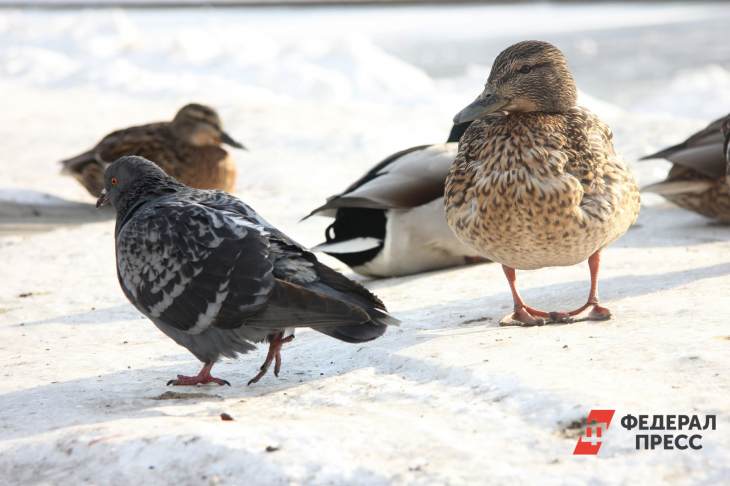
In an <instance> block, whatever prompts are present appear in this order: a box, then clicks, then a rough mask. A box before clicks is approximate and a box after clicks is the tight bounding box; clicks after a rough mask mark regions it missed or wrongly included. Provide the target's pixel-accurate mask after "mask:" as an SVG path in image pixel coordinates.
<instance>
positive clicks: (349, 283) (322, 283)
mask: <svg viewBox="0 0 730 486" xmlns="http://www.w3.org/2000/svg"><path fill="white" fill-rule="evenodd" d="M316 270H317V275H318V276H319V278H320V280H319V282H317V283H316V284H315V285H314V286H313V290H315V291H317V292H321V293H325V294H327V295H330V296H333V297H336V298H338V299H340V300H343V301H345V302H348V303H349V304H352V305H355V306H357V307H359V308H360V309H362V310H364V311H365V312H366V313H367V315H368V317H369V318H370V321H369V322H368V323H367V324H365V325H362V326H359V327H362V328H363V329H358V330H357V332H355V331H348V329H350V328H352V327H353V326H340V327H338V329H340V331H341V336H342V337H340V336H334V335H333V337H337V338H338V339H342V338H344V337H345V336H350V337H351V339H355V341H348V342H360V341H369V340H371V339H375V338H376V337H378V336H381V335H382V334H383V333H384V332H385V329H386V328H387V327H388V326H397V325H399V324H400V321H399V320H398V319H396V318H395V317H393V316H392V315H390V314H389V313H388V310H387V309H386V308H385V305H384V304H383V302H382V301H381V300H380V299H379V298H378V297H377V296H376V295H375V294H373V293H372V292H370V291H369V290H368V289H366V288H365V287H363V286H362V285H360V284H359V283H357V282H355V281H353V280H350V279H349V278H347V277H345V276H344V275H342V274H341V273H339V272H336V271H334V270H332V269H331V268H329V267H328V266H326V265H323V264H321V263H319V262H317V265H316ZM343 340H347V339H343Z"/></svg>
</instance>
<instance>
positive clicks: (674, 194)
mask: <svg viewBox="0 0 730 486" xmlns="http://www.w3.org/2000/svg"><path fill="white" fill-rule="evenodd" d="M729 137H730V114H729V115H726V116H724V117H722V118H719V119H717V120H715V121H713V122H712V123H710V124H709V125H707V127H705V128H704V129H702V130H700V131H699V132H697V133H695V134H693V135H692V136H690V137H689V138H688V139H687V140H685V141H684V142H682V143H679V144H677V145H673V146H671V147H667V148H665V149H663V150H660V151H659V152H657V153H654V154H651V155H647V156H645V157H642V160H645V159H666V160H668V161H670V162H671V163H672V168H671V169H670V170H669V174H667V178H666V179H665V180H663V181H661V182H657V183H655V184H651V185H649V186H646V187H644V188H643V190H644V191H647V192H653V193H656V194H659V195H661V196H662V197H664V198H665V199H667V200H669V201H671V202H672V203H674V204H676V205H677V206H679V207H681V208H684V209H688V210H690V211H694V212H696V213H699V214H701V215H703V216H706V217H708V218H712V219H715V220H718V221H721V222H724V223H730V185H729V184H728V180H727V175H728V170H727V165H728V161H730V152H729V150H730V147H729V146H728V140H729Z"/></svg>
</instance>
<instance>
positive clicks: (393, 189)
mask: <svg viewBox="0 0 730 486" xmlns="http://www.w3.org/2000/svg"><path fill="white" fill-rule="evenodd" d="M457 149H458V144H456V143H442V144H435V145H419V146H417V147H411V148H409V149H406V150H402V151H400V152H397V153H395V154H393V155H391V156H389V157H388V158H386V159H385V160H383V161H382V162H380V163H378V164H377V165H376V166H375V167H373V168H372V169H370V170H369V171H368V172H367V173H366V174H365V175H364V176H362V177H361V178H360V179H358V180H357V181H355V182H354V183H353V184H351V185H350V186H349V187H348V188H347V189H345V191H344V192H342V193H341V194H338V195H336V196H333V197H330V198H329V199H328V200H327V202H326V203H325V204H323V205H322V206H320V207H318V208H317V209H315V210H314V211H312V212H311V213H310V214H309V215H308V216H306V218H308V217H310V216H312V215H315V214H319V215H322V216H334V211H333V210H335V209H338V208H370V209H404V208H412V207H416V206H420V205H422V204H425V203H427V202H430V201H433V200H434V199H436V198H438V197H441V196H443V194H444V183H445V180H446V175H447V174H448V172H449V168H450V167H451V163H452V162H453V160H454V158H456V153H457ZM306 218H305V219H306Z"/></svg>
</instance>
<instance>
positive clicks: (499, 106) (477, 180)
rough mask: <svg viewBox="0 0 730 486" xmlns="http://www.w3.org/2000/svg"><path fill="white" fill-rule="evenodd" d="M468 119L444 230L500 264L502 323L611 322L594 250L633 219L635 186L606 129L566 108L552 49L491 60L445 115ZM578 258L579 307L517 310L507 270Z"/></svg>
mask: <svg viewBox="0 0 730 486" xmlns="http://www.w3.org/2000/svg"><path fill="white" fill-rule="evenodd" d="M469 120H475V121H474V122H473V123H472V124H471V126H470V127H469V129H468V130H467V131H466V133H465V134H464V136H463V137H462V138H461V142H460V144H459V153H458V155H457V157H456V160H455V161H454V163H453V165H452V167H451V172H450V173H449V176H448V178H447V180H446V194H445V206H446V214H447V219H448V222H449V225H450V226H451V228H452V229H453V230H454V232H455V233H456V235H457V236H458V237H459V238H460V239H461V240H463V241H464V242H465V243H467V244H469V245H471V246H472V247H474V248H475V249H477V250H478V251H479V252H480V254H481V255H483V256H484V257H486V258H488V259H490V260H493V261H496V262H499V263H501V264H502V267H503V269H504V273H505V275H506V277H507V281H508V283H509V285H510V289H511V291H512V297H513V301H514V313H513V314H511V315H510V316H508V317H507V318H505V319H504V320H503V321H502V323H503V324H518V325H540V324H543V323H545V321H546V320H548V321H570V320H572V318H573V317H575V316H578V315H580V314H582V313H583V312H584V311H585V310H587V309H589V308H590V314H589V315H588V316H587V318H588V319H592V320H604V319H609V318H610V317H611V313H610V311H609V310H608V309H606V308H605V307H602V306H601V305H599V302H598V294H597V280H598V268H599V263H600V255H601V250H602V249H603V248H605V247H606V245H608V244H609V243H611V242H612V241H614V240H616V239H617V238H619V237H620V236H621V235H623V234H624V233H625V232H626V231H627V230H628V228H629V227H630V226H631V225H632V224H633V223H634V222H635V221H636V218H637V216H638V214H639V205H640V201H639V190H638V187H637V185H636V181H635V180H634V177H633V175H632V174H631V172H630V171H629V169H628V168H627V167H626V166H625V165H624V163H623V162H622V161H621V160H620V159H619V158H618V157H617V156H616V154H615V152H614V149H613V143H612V134H611V130H610V129H609V128H608V126H606V124H605V123H603V122H602V121H601V120H599V119H598V117H596V115H594V114H593V113H591V112H590V111H588V110H587V109H585V108H581V107H578V106H576V86H575V81H574V79H573V76H572V74H571V72H570V69H569V68H568V64H567V61H566V59H565V57H564V56H563V54H562V52H560V50H559V49H557V48H556V47H555V46H553V45H551V44H549V43H547V42H539V41H525V42H520V43H518V44H515V45H513V46H511V47H509V48H508V49H506V50H505V51H503V52H502V53H501V54H500V55H499V56H497V58H496V59H495V61H494V65H493V66H492V71H491V73H490V75H489V79H488V80H487V83H486V87H485V89H484V91H483V92H482V93H481V94H480V95H479V96H478V97H477V99H476V100H475V101H474V102H473V103H472V104H470V105H469V106H467V107H466V108H464V109H463V110H462V111H461V112H460V113H459V114H458V115H456V117H455V118H454V121H455V123H464V122H467V121H469ZM584 260H588V264H589V269H590V275H591V286H590V292H589V295H588V300H587V302H586V304H585V305H583V306H582V307H580V308H578V309H575V310H573V311H570V312H544V311H541V310H537V309H534V308H532V307H529V306H527V304H525V302H524V301H523V300H522V298H521V296H520V294H519V292H518V291H517V287H516V277H515V270H516V269H519V270H532V269H537V268H542V267H551V266H566V265H575V264H577V263H580V262H582V261H584Z"/></svg>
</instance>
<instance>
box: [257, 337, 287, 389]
mask: <svg viewBox="0 0 730 486" xmlns="http://www.w3.org/2000/svg"><path fill="white" fill-rule="evenodd" d="M283 336H284V333H282V332H280V333H277V334H272V335H271V336H269V352H268V353H267V354H266V359H265V360H264V363H263V364H262V365H261V368H260V371H259V372H258V373H256V376H254V377H253V378H251V379H250V380H248V384H249V385H251V384H252V383H256V382H258V381H259V380H260V379H261V378H263V376H264V375H265V374H266V373H267V372H268V371H269V367H270V366H271V362H272V361H273V362H274V376H277V377H278V376H279V371H281V347H282V346H283V345H284V343H288V342H291V341H292V340H293V339H294V335H293V334H292V335H291V336H287V337H283Z"/></svg>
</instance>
